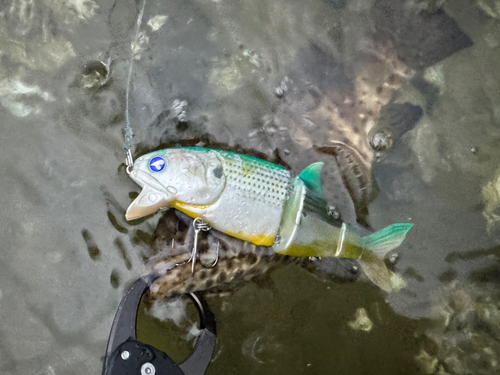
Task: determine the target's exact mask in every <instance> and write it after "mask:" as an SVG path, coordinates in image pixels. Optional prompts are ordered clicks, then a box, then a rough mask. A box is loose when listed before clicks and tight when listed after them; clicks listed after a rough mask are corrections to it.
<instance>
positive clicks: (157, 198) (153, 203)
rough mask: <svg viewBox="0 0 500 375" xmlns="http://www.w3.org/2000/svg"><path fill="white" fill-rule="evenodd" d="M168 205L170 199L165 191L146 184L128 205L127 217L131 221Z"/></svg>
mask: <svg viewBox="0 0 500 375" xmlns="http://www.w3.org/2000/svg"><path fill="white" fill-rule="evenodd" d="M166 207H168V200H167V199H166V197H165V195H164V194H163V193H161V192H159V191H157V190H155V189H152V188H150V187H147V186H144V188H143V189H142V191H141V193H140V194H139V196H138V197H137V198H135V200H134V201H133V202H132V203H131V204H130V206H128V209H127V212H126V213H125V218H126V219H127V220H129V221H130V220H136V219H140V218H141V217H144V216H148V215H152V214H154V213H156V211H158V210H160V209H162V208H166Z"/></svg>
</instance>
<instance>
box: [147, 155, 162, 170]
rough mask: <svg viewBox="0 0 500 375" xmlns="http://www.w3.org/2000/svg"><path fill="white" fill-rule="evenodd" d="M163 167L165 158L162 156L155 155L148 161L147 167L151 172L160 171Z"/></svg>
mask: <svg viewBox="0 0 500 375" xmlns="http://www.w3.org/2000/svg"><path fill="white" fill-rule="evenodd" d="M163 168H165V160H163V158H162V157H160V156H156V157H154V158H153V159H151V160H150V161H149V169H151V170H152V171H153V172H160V171H162V170H163Z"/></svg>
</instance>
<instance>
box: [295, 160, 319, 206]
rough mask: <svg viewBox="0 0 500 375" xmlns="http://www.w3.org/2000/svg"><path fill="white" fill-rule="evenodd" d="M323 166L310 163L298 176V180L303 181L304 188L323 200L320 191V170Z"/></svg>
mask: <svg viewBox="0 0 500 375" xmlns="http://www.w3.org/2000/svg"><path fill="white" fill-rule="evenodd" d="M324 164H325V163H323V162H317V163H312V164H311V165H309V166H307V167H306V168H305V169H304V170H303V171H302V172H300V174H299V178H300V179H301V180H302V181H304V183H305V184H306V186H307V187H308V188H309V189H310V190H312V191H314V192H315V193H316V194H317V195H318V196H320V197H321V198H323V190H322V189H321V170H322V169H323V165H324Z"/></svg>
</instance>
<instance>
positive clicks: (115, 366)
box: [102, 274, 216, 375]
mask: <svg viewBox="0 0 500 375" xmlns="http://www.w3.org/2000/svg"><path fill="white" fill-rule="evenodd" d="M157 278H158V275H154V274H152V275H148V276H144V277H142V278H140V279H138V280H136V281H135V282H134V283H133V284H132V286H131V287H130V288H129V289H128V290H127V292H126V293H125V296H124V297H123V299H122V300H121V302H120V306H119V307H118V311H117V312H116V315H115V319H114V320H113V325H112V326H111V333H110V335H109V339H108V346H107V348H106V355H105V356H104V363H103V371H102V375H202V374H205V372H206V370H207V368H208V365H209V364H210V361H211V359H212V355H213V352H214V348H215V341H216V325H215V317H214V314H213V312H212V311H211V310H210V308H209V307H208V304H207V303H206V301H205V300H204V299H203V298H202V297H201V296H200V295H198V294H193V293H189V294H188V297H189V298H190V299H191V301H192V302H193V303H194V305H195V306H196V309H197V310H198V315H199V317H200V331H201V333H200V336H199V337H198V340H197V342H196V345H195V348H194V351H193V353H192V354H191V356H190V357H189V358H188V359H186V360H185V361H184V362H182V363H181V364H177V363H175V362H174V361H173V360H172V359H171V358H170V357H169V356H168V355H167V354H165V353H163V352H162V351H160V350H158V349H156V348H154V347H153V346H151V345H147V344H144V343H142V342H140V341H138V340H137V335H136V321H137V312H138V309H139V304H140V302H141V298H142V296H143V295H144V294H145V293H146V292H147V290H148V289H149V286H150V285H151V284H152V283H153V282H154V281H155V280H156V279H157Z"/></svg>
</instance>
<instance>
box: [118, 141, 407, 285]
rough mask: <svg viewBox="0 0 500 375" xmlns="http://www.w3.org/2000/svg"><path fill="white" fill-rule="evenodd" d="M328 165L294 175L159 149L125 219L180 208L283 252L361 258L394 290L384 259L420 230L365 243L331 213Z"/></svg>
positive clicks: (147, 160) (142, 170)
mask: <svg viewBox="0 0 500 375" xmlns="http://www.w3.org/2000/svg"><path fill="white" fill-rule="evenodd" d="M322 167H323V163H314V164H311V165H310V166H308V167H307V168H306V169H304V171H302V172H301V173H300V174H299V175H298V176H296V177H293V176H292V175H291V173H290V172H289V171H288V170H287V169H286V168H283V167H281V166H278V165H276V164H273V163H270V162H267V161H265V160H261V159H257V158H254V157H251V156H247V155H241V154H237V153H234V152H228V151H219V150H212V149H206V148H200V147H180V148H169V149H163V150H159V151H155V152H152V153H149V154H147V155H143V156H141V157H140V158H138V159H137V160H136V161H135V162H134V165H133V169H132V171H131V172H130V177H131V178H132V179H133V180H134V181H135V182H136V183H137V184H138V185H140V186H141V187H142V191H141V193H140V194H139V196H138V197H137V198H136V199H135V200H134V201H133V202H132V203H131V204H130V206H129V207H128V209H127V212H126V218H127V220H134V219H138V218H141V217H144V216H147V215H150V214H153V213H155V212H156V211H158V210H160V209H163V208H167V207H173V208H175V209H178V210H180V211H182V212H184V213H186V214H187V215H189V216H191V217H193V218H198V217H199V218H201V219H203V221H205V222H206V223H208V224H209V225H210V226H211V227H212V228H215V229H217V230H219V231H221V232H224V233H226V234H228V235H230V236H233V237H236V238H239V239H242V240H244V241H248V242H251V243H253V244H255V245H261V246H272V247H273V250H274V251H276V252H277V253H279V254H283V255H289V256H295V257H313V256H314V257H340V258H351V259H357V260H358V261H359V263H360V265H361V267H362V268H363V270H364V271H365V273H366V275H367V276H368V277H369V278H370V279H371V280H372V281H373V282H374V283H375V284H376V285H378V286H379V287H381V288H382V289H384V290H386V291H390V290H392V287H391V275H392V273H391V272H390V271H389V270H388V269H387V267H386V266H385V263H384V262H383V260H382V259H383V257H384V256H385V255H386V254H387V252H389V251H390V250H392V249H394V248H396V247H398V246H399V245H400V244H401V243H402V242H403V240H404V239H405V237H406V234H407V233H408V231H409V230H410V229H411V227H412V226H413V224H393V225H390V226H388V227H386V228H384V229H382V230H379V231H378V232H375V233H373V234H371V235H369V236H365V237H361V236H360V235H358V234H357V233H356V231H355V228H353V227H348V226H347V225H346V224H345V223H342V222H341V221H340V220H338V219H335V218H334V216H333V215H331V212H330V211H329V210H328V206H327V203H326V201H325V199H324V198H323V193H322V189H321V182H320V175H321V169H322Z"/></svg>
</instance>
